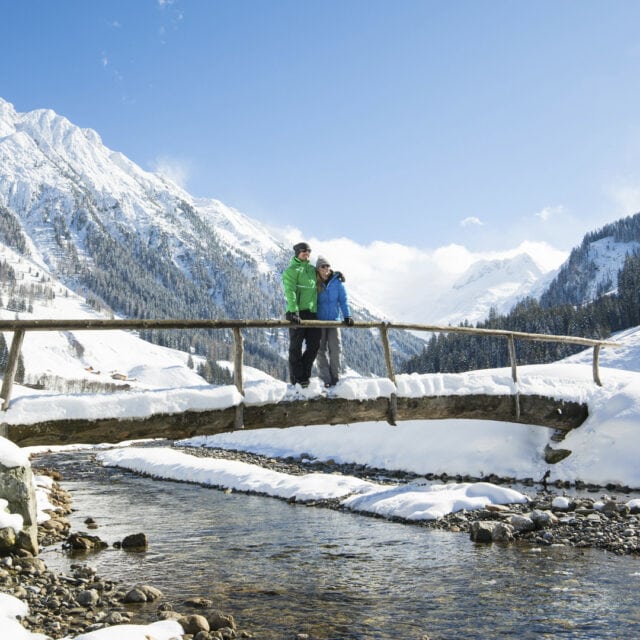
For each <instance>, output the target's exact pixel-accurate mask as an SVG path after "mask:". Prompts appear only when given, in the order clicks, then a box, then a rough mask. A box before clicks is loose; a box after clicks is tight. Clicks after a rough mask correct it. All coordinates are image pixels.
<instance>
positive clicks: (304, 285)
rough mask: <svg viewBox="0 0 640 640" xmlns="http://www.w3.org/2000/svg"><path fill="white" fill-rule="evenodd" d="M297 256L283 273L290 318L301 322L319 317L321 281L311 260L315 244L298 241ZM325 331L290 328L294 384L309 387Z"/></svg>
mask: <svg viewBox="0 0 640 640" xmlns="http://www.w3.org/2000/svg"><path fill="white" fill-rule="evenodd" d="M293 250H294V251H295V254H296V255H295V256H294V257H293V258H291V262H290V263H289V266H288V267H287V268H286V269H285V271H284V273H283V274H282V284H283V286H284V295H285V298H286V301H287V310H286V311H287V314H286V315H287V320H288V321H289V322H291V323H292V324H297V325H299V324H300V322H301V320H315V319H316V318H317V311H318V281H317V277H316V269H315V267H314V266H313V265H312V264H311V263H310V262H309V256H310V255H311V247H310V246H309V245H308V244H307V243H306V242H298V244H296V245H295V246H294V247H293ZM321 334H322V330H321V329H319V328H315V327H314V328H312V327H306V328H305V327H302V326H300V327H296V328H291V329H289V376H290V378H291V384H296V383H298V384H300V386H301V387H308V386H309V378H311V369H312V368H313V363H314V361H315V359H316V355H317V353H318V347H319V346H320V336H321ZM303 343H304V346H305V348H304V351H303Z"/></svg>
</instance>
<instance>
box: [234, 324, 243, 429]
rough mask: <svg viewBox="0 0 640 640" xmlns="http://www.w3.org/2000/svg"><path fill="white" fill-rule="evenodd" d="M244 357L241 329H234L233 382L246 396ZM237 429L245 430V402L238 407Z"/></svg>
mask: <svg viewBox="0 0 640 640" xmlns="http://www.w3.org/2000/svg"><path fill="white" fill-rule="evenodd" d="M243 355H244V340H243V338H242V332H241V331H240V327H233V382H234V384H235V385H236V389H237V390H238V391H239V392H240V393H241V394H242V395H243V396H244V383H243V381H242V360H243ZM235 428H236V429H244V402H241V403H240V404H239V405H237V406H236V419H235Z"/></svg>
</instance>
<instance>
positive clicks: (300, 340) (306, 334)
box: [289, 311, 322, 384]
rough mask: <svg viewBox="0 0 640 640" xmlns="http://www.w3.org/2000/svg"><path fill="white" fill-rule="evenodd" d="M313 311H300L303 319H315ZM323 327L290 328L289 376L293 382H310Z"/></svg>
mask: <svg viewBox="0 0 640 640" xmlns="http://www.w3.org/2000/svg"><path fill="white" fill-rule="evenodd" d="M316 317H317V316H316V314H315V313H313V311H300V319H301V320H315V319H316ZM321 335H322V329H320V328H315V327H297V328H295V329H293V328H292V329H289V376H290V378H291V384H296V382H300V383H305V382H309V378H311V369H313V363H314V361H315V359H316V355H317V354H318V348H319V347H320V337H321Z"/></svg>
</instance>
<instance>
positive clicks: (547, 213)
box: [535, 205, 565, 222]
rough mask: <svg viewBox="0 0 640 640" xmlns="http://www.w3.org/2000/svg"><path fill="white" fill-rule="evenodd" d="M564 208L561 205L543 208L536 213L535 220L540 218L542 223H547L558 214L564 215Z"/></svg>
mask: <svg viewBox="0 0 640 640" xmlns="http://www.w3.org/2000/svg"><path fill="white" fill-rule="evenodd" d="M564 210H565V209H564V207H563V206H562V205H556V206H554V207H544V208H543V209H542V210H541V211H538V212H537V213H536V214H535V216H536V218H540V220H542V221H543V222H547V220H549V219H551V218H555V217H556V216H559V215H560V214H562V213H564Z"/></svg>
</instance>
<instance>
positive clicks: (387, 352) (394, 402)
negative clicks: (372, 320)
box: [380, 324, 398, 425]
mask: <svg viewBox="0 0 640 640" xmlns="http://www.w3.org/2000/svg"><path fill="white" fill-rule="evenodd" d="M380 337H381V338H382V349H383V351H384V361H385V364H386V365H387V376H388V377H389V380H391V382H393V384H395V383H396V374H395V372H394V371H393V360H392V356H391V343H390V342H389V329H388V327H387V325H386V324H381V325H380ZM397 418H398V394H396V393H392V394H391V397H390V398H389V418H388V422H389V424H391V425H395V424H396V421H397Z"/></svg>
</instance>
